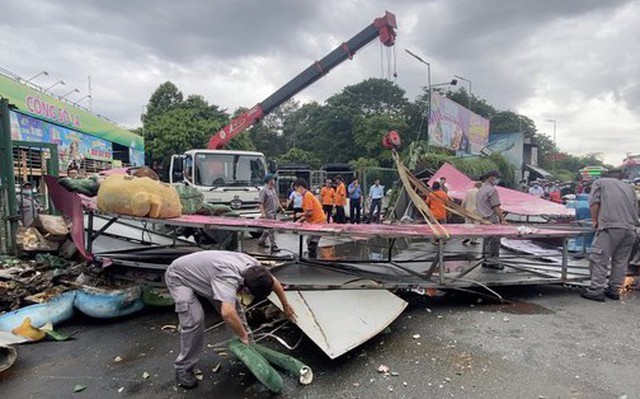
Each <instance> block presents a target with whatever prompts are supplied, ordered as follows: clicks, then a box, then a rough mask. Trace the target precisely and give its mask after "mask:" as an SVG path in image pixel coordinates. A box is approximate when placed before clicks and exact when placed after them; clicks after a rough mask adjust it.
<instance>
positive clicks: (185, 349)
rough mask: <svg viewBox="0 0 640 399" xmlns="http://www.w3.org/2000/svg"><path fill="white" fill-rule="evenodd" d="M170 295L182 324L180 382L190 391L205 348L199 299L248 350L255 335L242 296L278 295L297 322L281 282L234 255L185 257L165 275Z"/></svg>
mask: <svg viewBox="0 0 640 399" xmlns="http://www.w3.org/2000/svg"><path fill="white" fill-rule="evenodd" d="M165 281H166V283H167V287H168V288H169V293H170V294H171V297H172V298H173V301H174V302H175V306H176V313H177V314H178V319H179V320H180V354H179V355H178V357H177V358H176V360H175V363H174V367H175V370H176V380H177V382H178V384H179V385H181V386H183V387H185V388H195V387H196V386H197V385H198V380H197V379H196V378H195V374H194V371H193V370H194V367H195V366H196V364H197V363H198V357H199V355H200V352H202V350H203V346H204V310H203V309H202V304H201V303H200V301H199V300H198V298H197V297H196V294H197V295H200V296H202V297H204V298H207V299H209V300H210V301H211V302H212V303H213V306H214V307H215V308H216V310H217V311H218V313H220V315H221V316H222V319H223V320H224V322H225V323H226V324H227V326H228V327H229V328H230V329H231V330H232V331H233V333H234V334H235V335H236V336H237V337H238V338H239V339H240V341H242V342H243V343H245V344H248V343H249V333H248V326H247V323H246V319H245V318H244V312H243V310H242V308H241V304H240V303H239V300H238V299H237V296H238V295H239V294H248V295H251V296H253V297H254V298H264V297H266V296H268V295H269V294H270V293H271V292H272V291H273V292H275V294H276V296H277V297H278V299H279V300H280V303H281V304H282V309H283V311H284V314H285V315H286V316H287V317H288V318H289V319H292V320H294V319H295V312H294V311H293V309H292V308H291V306H290V305H289V303H288V302H287V298H286V296H285V294H284V290H283V289H282V285H281V284H280V282H279V281H278V280H277V279H276V278H275V277H273V276H272V275H271V274H270V273H269V272H268V271H267V269H266V268H265V267H264V266H262V265H261V264H260V262H258V260H256V259H254V258H252V257H251V256H249V255H246V254H243V253H239V252H230V251H201V252H196V253H193V254H189V255H185V256H182V257H180V258H178V259H176V260H175V261H173V262H172V263H171V265H169V268H167V272H166V273H165Z"/></svg>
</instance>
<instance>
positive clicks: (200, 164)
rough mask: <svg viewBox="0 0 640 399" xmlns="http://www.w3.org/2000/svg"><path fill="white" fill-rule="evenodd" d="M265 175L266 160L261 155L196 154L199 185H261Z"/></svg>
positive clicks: (196, 176)
mask: <svg viewBox="0 0 640 399" xmlns="http://www.w3.org/2000/svg"><path fill="white" fill-rule="evenodd" d="M264 176H265V161H264V157H263V156H260V155H239V154H206V153H204V154H203V153H200V154H197V155H196V160H195V184H196V185H198V186H207V187H218V186H243V185H248V184H249V185H261V184H262V183H263V179H264Z"/></svg>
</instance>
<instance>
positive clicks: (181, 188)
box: [173, 184, 204, 215]
mask: <svg viewBox="0 0 640 399" xmlns="http://www.w3.org/2000/svg"><path fill="white" fill-rule="evenodd" d="M173 187H174V188H175V189H176V191H177V192H178V195H179V196H180V204H182V213H184V214H185V215H195V214H196V213H198V212H199V211H200V209H201V208H202V207H203V205H204V194H203V193H202V191H200V190H198V189H197V188H195V187H192V186H187V185H184V184H174V185H173Z"/></svg>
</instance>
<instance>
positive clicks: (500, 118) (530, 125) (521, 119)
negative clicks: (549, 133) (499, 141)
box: [490, 111, 538, 138]
mask: <svg viewBox="0 0 640 399" xmlns="http://www.w3.org/2000/svg"><path fill="white" fill-rule="evenodd" d="M490 128H491V133H514V132H523V133H524V137H529V138H532V137H535V136H536V135H537V134H538V131H537V128H536V124H535V123H534V122H533V120H531V118H528V117H526V116H524V115H519V114H516V113H515V112H513V111H500V112H497V113H495V114H493V116H492V117H491V124H490Z"/></svg>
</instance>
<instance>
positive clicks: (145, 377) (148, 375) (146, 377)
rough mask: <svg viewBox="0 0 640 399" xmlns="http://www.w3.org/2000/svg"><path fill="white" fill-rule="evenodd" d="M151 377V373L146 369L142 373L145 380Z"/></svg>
mask: <svg viewBox="0 0 640 399" xmlns="http://www.w3.org/2000/svg"><path fill="white" fill-rule="evenodd" d="M149 377H150V374H149V373H147V372H146V371H145V372H144V373H142V378H144V379H145V380H146V379H148V378H149Z"/></svg>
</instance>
